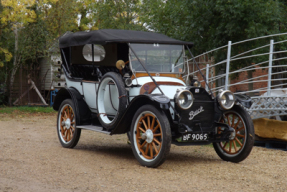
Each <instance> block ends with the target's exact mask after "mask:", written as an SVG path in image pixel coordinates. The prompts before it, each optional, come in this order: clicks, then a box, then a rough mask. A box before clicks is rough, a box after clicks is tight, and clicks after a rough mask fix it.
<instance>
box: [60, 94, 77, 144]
mask: <svg viewBox="0 0 287 192" xmlns="http://www.w3.org/2000/svg"><path fill="white" fill-rule="evenodd" d="M57 133H58V138H59V140H60V143H61V145H62V146H63V147H65V148H73V147H75V146H76V145H77V143H78V141H79V139H80V136H81V129H77V128H76V113H75V107H74V103H73V101H72V100H71V99H66V100H64V101H63V102H62V104H61V106H60V110H59V111H58V122H57Z"/></svg>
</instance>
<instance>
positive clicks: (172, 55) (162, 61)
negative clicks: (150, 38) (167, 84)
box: [130, 44, 184, 73]
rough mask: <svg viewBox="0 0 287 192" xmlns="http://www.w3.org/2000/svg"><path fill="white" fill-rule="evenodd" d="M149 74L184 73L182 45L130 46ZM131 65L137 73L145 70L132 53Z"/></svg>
mask: <svg viewBox="0 0 287 192" xmlns="http://www.w3.org/2000/svg"><path fill="white" fill-rule="evenodd" d="M130 46H131V47H132V49H133V50H134V51H135V53H136V55H137V56H138V57H139V59H140V60H141V62H142V63H143V64H144V66H145V67H146V68H147V70H148V71H149V72H164V73H166V72H168V73H169V72H172V73H182V72H183V66H184V65H183V58H184V49H183V46H182V45H163V44H130ZM130 63H131V65H132V69H134V70H135V71H144V72H145V70H144V68H143V67H142V65H141V64H140V62H139V61H138V60H137V58H136V57H135V55H134V54H133V52H132V51H130Z"/></svg>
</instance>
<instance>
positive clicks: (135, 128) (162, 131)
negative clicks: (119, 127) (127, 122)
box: [130, 105, 171, 167]
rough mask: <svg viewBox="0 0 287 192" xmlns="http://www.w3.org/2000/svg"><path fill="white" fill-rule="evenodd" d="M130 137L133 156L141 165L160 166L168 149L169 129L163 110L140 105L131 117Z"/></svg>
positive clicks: (169, 143)
mask: <svg viewBox="0 0 287 192" xmlns="http://www.w3.org/2000/svg"><path fill="white" fill-rule="evenodd" d="M144 134H146V135H145V136H146V138H144V137H145V136H144ZM130 139H131V145H132V150H133V153H134V156H135V157H136V159H137V160H138V161H139V163H140V164H141V165H143V166H147V167H158V166H160V165H161V164H162V163H163V162H164V161H165V159H166V157H167V155H168V154H169V151H170V145H171V131H170V124H169V121H168V118H167V117H166V115H165V114H164V113H163V111H161V110H158V109H157V108H155V107H154V106H152V105H144V106H142V107H140V108H139V109H138V110H137V112H136V113H135V115H134V117H133V121H132V124H131V129H130Z"/></svg>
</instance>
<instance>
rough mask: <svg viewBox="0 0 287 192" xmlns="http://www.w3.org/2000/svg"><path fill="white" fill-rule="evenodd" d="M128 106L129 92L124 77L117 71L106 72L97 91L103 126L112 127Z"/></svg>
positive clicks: (99, 115) (99, 113)
mask: <svg viewBox="0 0 287 192" xmlns="http://www.w3.org/2000/svg"><path fill="white" fill-rule="evenodd" d="M126 106H127V92H126V89H125V84H124V82H123V79H122V77H121V76H120V75H119V74H117V73H115V72H108V73H106V74H105V75H104V76H103V77H102V79H101V82H100V84H99V87H98V91H97V108H98V117H99V121H100V123H101V124H102V126H103V127H104V128H106V129H112V128H114V127H115V125H116V124H117V123H118V122H119V120H120V119H121V117H122V115H123V112H124V111H125V109H126Z"/></svg>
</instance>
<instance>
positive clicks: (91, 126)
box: [77, 125, 111, 135]
mask: <svg viewBox="0 0 287 192" xmlns="http://www.w3.org/2000/svg"><path fill="white" fill-rule="evenodd" d="M77 128H80V129H88V130H92V131H96V132H100V133H105V134H108V135H110V134H111V132H110V131H105V130H103V129H104V128H103V127H101V126H95V125H77Z"/></svg>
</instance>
